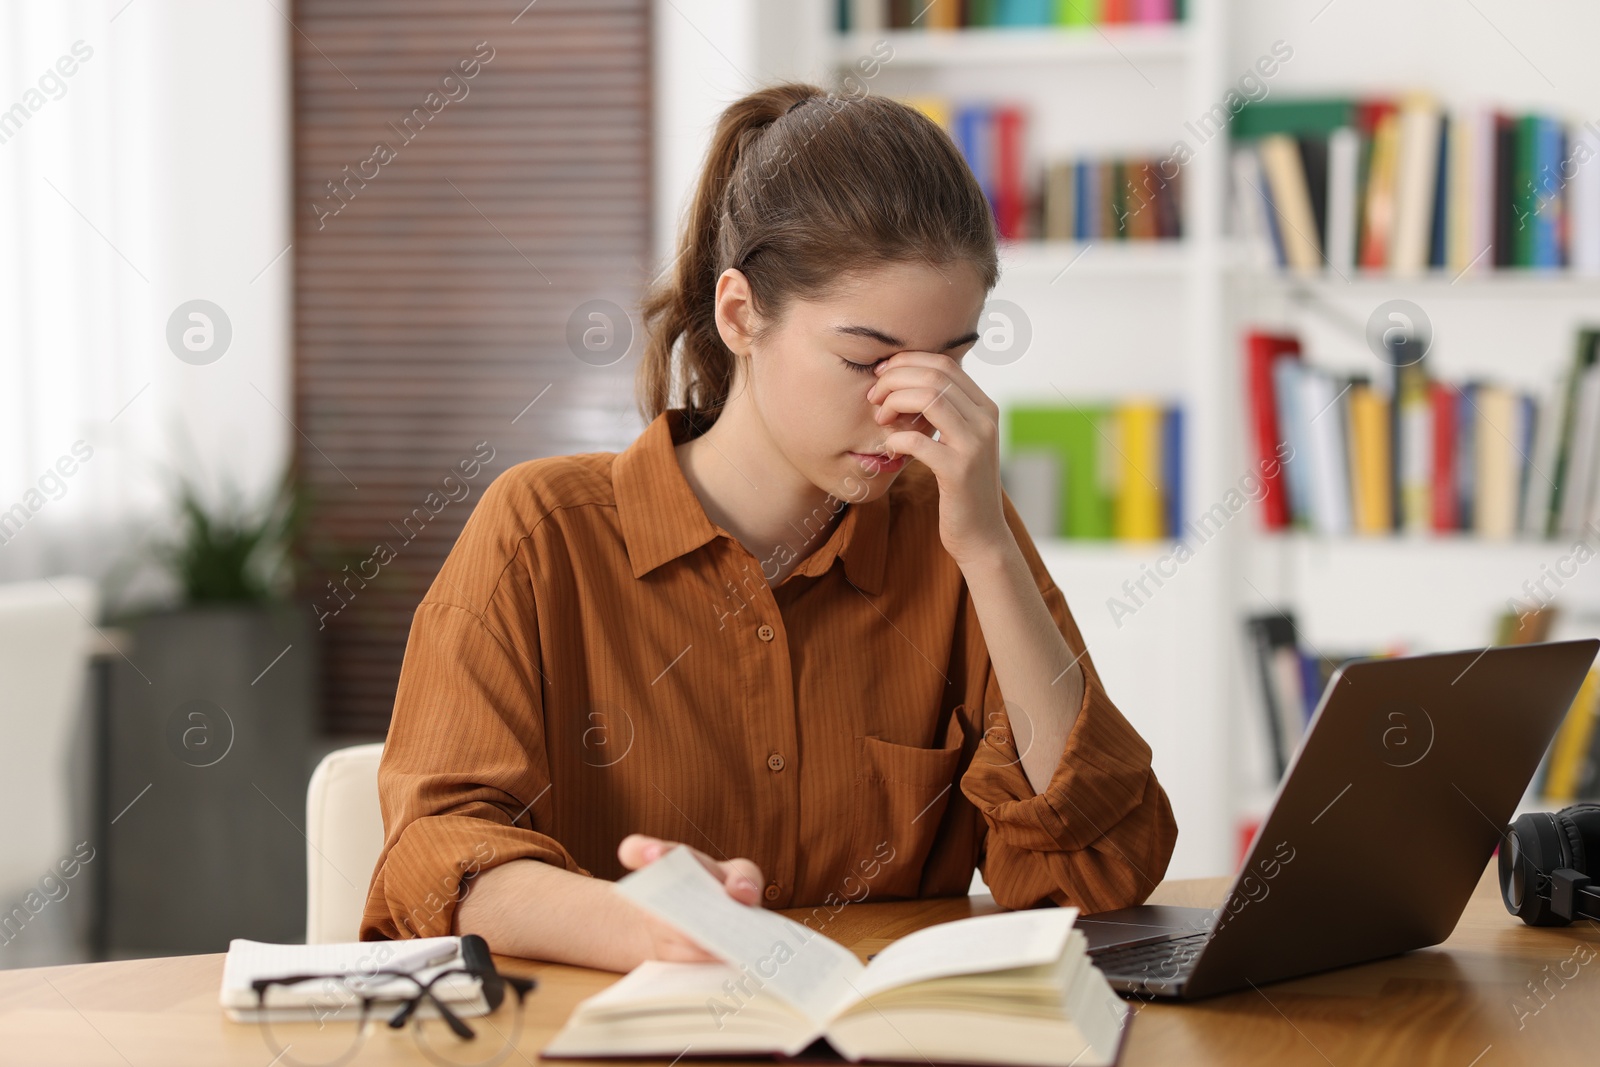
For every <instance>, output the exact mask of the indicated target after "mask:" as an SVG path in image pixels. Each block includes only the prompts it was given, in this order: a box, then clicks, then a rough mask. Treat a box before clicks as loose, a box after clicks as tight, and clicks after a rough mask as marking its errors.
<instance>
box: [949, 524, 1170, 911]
mask: <svg viewBox="0 0 1600 1067" xmlns="http://www.w3.org/2000/svg"><path fill="white" fill-rule="evenodd" d="M1007 511H1008V513H1009V512H1011V508H1010V506H1009V502H1008V506H1007ZM1008 517H1009V515H1008ZM1014 527H1020V523H1015V524H1014ZM1018 541H1019V544H1021V546H1022V548H1023V553H1024V555H1025V556H1026V557H1027V558H1028V561H1029V565H1030V567H1031V568H1032V569H1033V573H1034V576H1035V580H1036V581H1037V582H1039V584H1040V593H1041V594H1042V595H1043V597H1044V600H1045V603H1046V605H1048V607H1049V609H1050V615H1051V617H1052V618H1053V619H1054V620H1055V623H1056V626H1057V628H1058V629H1059V630H1060V631H1061V634H1062V636H1063V637H1064V638H1065V639H1066V642H1067V647H1068V648H1069V649H1070V650H1071V652H1072V655H1074V656H1078V657H1080V658H1079V659H1078V665H1079V667H1081V668H1082V671H1083V680H1084V692H1083V701H1082V703H1081V705H1080V706H1079V709H1078V717H1077V721H1076V722H1075V723H1074V724H1073V727H1072V730H1071V732H1070V733H1069V734H1068V737H1067V743H1066V748H1065V749H1064V750H1063V752H1062V754H1061V759H1060V761H1059V762H1058V763H1057V764H1056V768H1055V771H1054V773H1053V774H1052V775H1051V776H1050V781H1049V783H1048V784H1047V785H1046V786H1045V789H1044V792H1042V793H1036V792H1035V791H1034V789H1033V786H1032V784H1031V783H1030V782H1029V780H1028V776H1027V773H1026V771H1024V769H1023V767H1022V763H1021V758H1020V756H1019V755H1018V752H1017V747H1016V738H1015V736H1014V735H1013V731H1012V729H1011V723H1010V720H1009V717H1008V716H1007V713H1006V705H1005V700H1004V698H1003V697H1002V695H1001V692H1000V685H999V681H998V679H996V677H995V675H994V671H993V669H992V667H991V666H990V665H989V662H988V654H987V650H986V649H980V648H977V647H974V648H973V649H971V650H970V654H971V655H973V656H974V657H975V658H976V657H979V656H981V660H982V662H981V663H979V664H976V668H977V669H975V670H972V671H971V672H970V673H969V674H968V676H969V677H971V678H972V679H973V680H974V685H975V687H976V688H977V692H976V693H974V694H973V697H974V699H973V703H975V704H977V705H978V706H979V708H980V709H981V714H982V724H981V726H980V727H979V728H980V730H981V731H982V733H981V739H980V740H979V742H978V745H977V749H976V751H975V753H974V755H973V758H972V762H971V764H970V765H969V766H968V769H967V771H966V773H965V774H964V775H963V776H962V779H961V790H962V792H963V793H964V794H966V796H967V798H968V799H969V800H971V801H972V803H973V804H974V805H975V806H976V807H977V808H978V810H979V812H981V813H982V815H983V818H984V821H985V823H986V827H985V843H984V848H983V852H982V855H981V859H980V864H979V866H980V869H981V871H982V873H983V879H984V882H985V883H986V884H987V885H988V887H989V890H990V892H991V893H992V894H993V895H994V899H995V901H996V903H998V904H1000V905H1002V906H1003V907H1008V908H1027V907H1033V906H1036V905H1039V904H1042V903H1044V902H1045V901H1047V900H1048V901H1054V902H1055V903H1057V904H1061V905H1076V906H1078V907H1081V908H1083V909H1084V910H1085V911H1104V910H1107V909H1110V908H1119V907H1125V906H1127V905H1130V904H1137V903H1141V902H1142V901H1143V900H1144V899H1145V898H1146V897H1147V896H1149V894H1150V892H1151V891H1152V890H1154V889H1155V887H1156V885H1157V884H1158V883H1159V882H1160V881H1161V879H1162V877H1163V876H1164V875H1165V874H1166V870H1167V863H1168V861H1169V860H1170V859H1171V857H1172V849H1173V846H1174V845H1175V844H1176V843H1177V839H1178V826H1177V821H1176V820H1175V819H1174V817H1173V812H1172V804H1171V802H1170V801H1169V800H1168V799H1167V795H1166V792H1165V791H1164V790H1163V789H1162V788H1161V784H1160V783H1159V782H1158V781H1157V780H1156V776H1155V772H1154V771H1153V770H1152V769H1151V765H1150V746H1149V745H1148V744H1146V743H1145V740H1144V738H1142V737H1140V736H1139V733H1138V731H1136V730H1135V729H1134V728H1133V726H1132V725H1131V724H1130V723H1129V722H1128V720H1127V719H1126V718H1124V717H1123V715H1122V713H1121V712H1120V711H1118V710H1117V707H1116V705H1115V704H1113V703H1112V701H1111V698H1110V697H1109V696H1108V695H1107V694H1106V691H1105V688H1104V686H1103V685H1102V684H1101V682H1100V677H1099V675H1098V674H1097V673H1096V671H1095V669H1094V665H1093V663H1092V662H1091V660H1090V657H1089V656H1088V655H1087V653H1086V652H1085V649H1084V642H1083V637H1082V635H1081V634H1080V633H1079V632H1078V627H1077V624H1076V623H1075V622H1074V621H1073V618H1072V614H1071V612H1069V611H1068V610H1067V602H1066V598H1065V597H1064V596H1063V595H1062V593H1061V590H1060V589H1059V588H1057V587H1056V585H1055V583H1054V582H1053V581H1051V580H1050V579H1049V576H1048V572H1046V571H1045V569H1044V565H1043V563H1042V561H1040V559H1039V556H1038V553H1037V550H1036V549H1035V548H1034V546H1033V544H1032V542H1031V541H1029V540H1028V539H1027V534H1026V532H1022V533H1020V534H1019V536H1018ZM968 610H969V611H971V607H970V604H969V605H968ZM964 630H965V632H966V633H968V634H971V635H973V637H972V638H971V640H972V641H973V642H974V644H975V646H977V645H981V643H982V637H981V634H980V631H979V630H978V627H977V626H976V624H975V620H973V625H970V626H967V627H964ZM980 694H981V695H980Z"/></svg>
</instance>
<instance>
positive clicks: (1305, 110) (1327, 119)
mask: <svg viewBox="0 0 1600 1067" xmlns="http://www.w3.org/2000/svg"><path fill="white" fill-rule="evenodd" d="M1356 106H1357V105H1356V101H1354V100H1351V99H1348V98H1344V97H1338V98H1328V99H1313V100H1253V101H1251V102H1250V103H1248V104H1245V106H1244V107H1242V108H1240V109H1239V113H1238V114H1237V115H1235V116H1234V117H1233V126H1232V128H1231V130H1230V131H1229V132H1230V135H1231V136H1232V137H1233V139H1234V140H1236V141H1248V140H1254V139H1255V138H1258V137H1266V136H1267V135H1268V134H1274V133H1283V134H1288V135H1289V136H1290V137H1326V136H1327V135H1328V134H1330V133H1332V132H1333V131H1334V130H1337V129H1338V128H1339V127H1341V126H1350V127H1355V126H1356V125H1357V122H1356Z"/></svg>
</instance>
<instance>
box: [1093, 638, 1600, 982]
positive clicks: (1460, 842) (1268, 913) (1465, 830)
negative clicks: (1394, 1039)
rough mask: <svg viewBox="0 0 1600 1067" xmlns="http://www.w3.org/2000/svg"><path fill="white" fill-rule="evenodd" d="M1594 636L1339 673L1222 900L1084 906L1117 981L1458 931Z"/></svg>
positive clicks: (1428, 941) (1329, 962)
mask: <svg viewBox="0 0 1600 1067" xmlns="http://www.w3.org/2000/svg"><path fill="white" fill-rule="evenodd" d="M1597 649H1600V640H1593V639H1591V640H1583V641H1561V642H1548V643H1544V644H1534V645H1512V646H1506V647H1499V648H1490V649H1486V650H1484V649H1473V650H1471V651H1467V652H1448V653H1440V654H1437V655H1426V656H1409V657H1404V658H1394V659H1373V660H1360V661H1356V662H1352V663H1348V664H1345V665H1344V666H1341V667H1340V668H1339V669H1338V670H1337V671H1335V672H1334V675H1333V677H1332V678H1331V679H1330V680H1329V682H1328V685H1327V688H1326V689H1325V690H1324V692H1323V694H1322V699H1321V701H1320V702H1318V704H1317V708H1316V711H1315V713H1314V714H1313V715H1312V718H1311V722H1310V724H1309V726H1308V727H1307V729H1306V734H1305V737H1304V739H1303V740H1302V741H1301V744H1300V747H1299V750H1298V751H1297V752H1296V753H1295V755H1294V758H1293V759H1292V760H1291V761H1290V764H1289V768H1288V771H1287V773H1286V774H1285V775H1284V777H1283V781H1282V782H1281V783H1280V784H1279V786H1278V791H1277V795H1276V796H1275V797H1274V798H1273V802H1272V809H1271V811H1270V812H1269V813H1268V815H1267V818H1266V820H1265V821H1264V822H1263V823H1262V825H1261V828H1260V830H1259V831H1258V832H1257V833H1256V837H1255V840H1254V841H1253V842H1252V844H1251V847H1250V851H1249V855H1248V856H1247V857H1246V859H1245V862H1244V864H1243V866H1242V867H1241V868H1240V869H1239V872H1238V874H1237V875H1236V876H1235V877H1234V880H1233V884H1232V886H1231V887H1230V888H1229V890H1228V893H1227V896H1226V897H1225V898H1224V903H1223V904H1222V906H1221V907H1218V908H1215V909H1210V908H1178V907H1168V906H1162V905H1141V906H1138V907H1132V908H1122V909H1119V910H1117V911H1108V912H1099V913H1097V914H1093V915H1085V916H1083V917H1082V918H1080V919H1079V921H1078V924H1077V925H1078V928H1079V929H1081V930H1083V931H1084V932H1085V934H1086V935H1087V937H1088V941H1089V953H1090V957H1091V958H1092V959H1093V961H1094V963H1095V965H1096V966H1097V967H1099V968H1100V970H1101V972H1102V973H1104V974H1105V976H1106V978H1107V980H1108V981H1109V982H1110V983H1111V985H1112V987H1113V988H1114V989H1116V990H1118V991H1119V992H1122V993H1129V994H1135V995H1138V996H1145V997H1161V998H1178V999H1185V1000H1187V999H1194V998H1198V997H1206V996H1211V995H1213V994H1217V993H1227V992H1231V991H1234V990H1239V989H1248V988H1250V987H1251V986H1252V985H1257V986H1259V985H1264V984H1266V983H1267V982H1275V981H1279V980H1281V979H1285V978H1294V977H1298V976H1300V975H1306V974H1314V973H1316V972H1318V971H1326V970H1330V969H1332V968H1335V967H1346V966H1349V965H1351V964H1356V963H1365V962H1368V961H1370V960H1376V959H1381V958H1383V957H1385V956H1394V955H1398V954H1399V953H1402V952H1408V951H1410V950H1411V949H1417V948H1424V947H1426V946H1428V945H1436V944H1438V943H1439V942H1441V941H1443V940H1444V939H1445V938H1446V937H1448V936H1450V932H1451V931H1452V930H1453V929H1454V928H1455V925H1456V922H1457V921H1458V920H1459V919H1460V918H1461V913H1462V911H1463V910H1464V909H1465V908H1466V906H1467V899H1468V898H1469V897H1470V896H1471V895H1472V891H1473V889H1474V888H1475V887H1476V886H1477V883H1478V879H1479V877H1480V876H1481V875H1482V874H1483V871H1484V868H1485V867H1486V866H1487V865H1488V863H1489V859H1490V857H1491V856H1492V855H1493V853H1494V850H1495V846H1496V844H1498V842H1499V840H1500V836H1501V833H1502V832H1503V830H1504V828H1505V827H1506V825H1507V824H1508V823H1509V821H1510V819H1511V817H1512V815H1513V814H1514V813H1515V811H1516V807H1517V804H1518V802H1519V801H1520V800H1521V799H1522V796H1523V793H1524V792H1525V791H1526V789H1527V786H1528V783H1529V782H1530V781H1531V780H1532V778H1533V775H1534V772H1535V771H1536V770H1537V769H1538V766H1539V760H1540V758H1541V757H1542V756H1543V755H1544V752H1545V749H1546V748H1547V747H1548V746H1549V744H1550V739H1551V738H1552V737H1554V736H1555V732H1556V730H1557V728H1558V727H1559V726H1560V724H1561V720H1562V718H1563V717H1564V716H1565V715H1566V712H1567V709H1568V707H1570V706H1571V704H1572V701H1573V698H1574V697H1575V696H1576V695H1577V692H1578V687H1579V686H1580V685H1581V684H1582V682H1583V679H1584V676H1585V674H1586V673H1587V672H1588V670H1589V667H1590V664H1591V663H1593V662H1594V658H1595V652H1596V650H1597Z"/></svg>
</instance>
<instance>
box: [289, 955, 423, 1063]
mask: <svg viewBox="0 0 1600 1067" xmlns="http://www.w3.org/2000/svg"><path fill="white" fill-rule="evenodd" d="M382 981H384V982H385V983H386V984H384V985H383V986H382V987H381V988H380V987H378V985H377V981H376V980H374V979H372V978H366V979H362V978H357V977H346V978H340V977H333V976H330V977H326V978H315V979H308V980H307V981H304V982H300V983H298V984H296V985H294V986H292V987H281V986H272V987H270V988H269V989H268V990H267V999H266V1008H267V1010H266V1012H265V1013H264V1018H262V1020H261V1024H260V1025H261V1033H262V1036H263V1037H264V1038H265V1039H266V1043H267V1047H268V1048H269V1049H271V1050H272V1054H273V1055H274V1056H276V1057H278V1058H277V1059H276V1060H274V1061H273V1062H274V1064H285V1065H289V1067H338V1065H339V1064H342V1063H346V1062H348V1061H349V1060H350V1059H352V1058H353V1057H354V1056H355V1054H356V1052H357V1051H358V1050H359V1049H360V1047H361V1040H362V1037H363V1036H364V1033H365V1031H366V1028H367V1027H368V1026H370V1025H372V1020H373V1018H374V1017H375V1016H379V1015H380V1014H387V1013H386V1012H385V1009H386V1008H388V1009H392V1008H394V1007H395V1005H396V1004H397V1003H400V1002H404V1001H405V999H406V998H408V997H412V996H415V995H416V994H417V993H418V992H419V990H418V987H417V984H416V983H415V982H413V981H411V980H410V979H407V978H388V977H386V978H384V979H382ZM377 994H381V995H382V996H383V997H384V998H385V999H384V1000H380V1001H378V1002H377V1003H375V1004H374V1005H373V1006H372V1008H370V1009H367V1008H366V1007H365V1005H364V1002H363V1001H362V997H363V996H364V995H365V996H372V995H377ZM390 997H392V998H393V999H392V1000H390V999H388V998H390ZM275 1004H276V1005H277V1006H276V1007H275V1006H274V1005H275Z"/></svg>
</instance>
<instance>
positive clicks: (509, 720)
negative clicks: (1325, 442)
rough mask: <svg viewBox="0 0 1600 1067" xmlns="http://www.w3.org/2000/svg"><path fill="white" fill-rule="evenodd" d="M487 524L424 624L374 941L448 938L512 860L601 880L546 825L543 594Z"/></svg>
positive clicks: (430, 600)
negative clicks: (486, 544)
mask: <svg viewBox="0 0 1600 1067" xmlns="http://www.w3.org/2000/svg"><path fill="white" fill-rule="evenodd" d="M491 492H492V490H491ZM491 503H492V502H491V500H490V497H488V496H486V497H485V501H484V503H483V504H482V505H480V509H479V510H480V512H483V511H485V509H486V508H490V505H491ZM491 510H492V508H491ZM489 518H490V516H489V515H488V514H484V515H483V516H482V519H481V520H480V516H479V515H474V516H473V520H472V522H469V524H468V530H467V531H465V532H464V533H463V535H462V539H461V541H460V542H459V543H458V544H457V547H456V549H455V551H454V552H452V554H451V558H450V559H449V560H447V561H446V563H445V566H444V569H443V570H442V571H441V572H440V575H439V578H438V579H437V580H436V581H435V583H434V586H433V588H432V589H431V590H430V591H429V593H428V596H427V597H426V598H424V600H423V602H422V603H421V605H419V606H418V608H417V611H416V614H415V616H414V617H413V619H412V623H411V633H410V637H409V639H408V640H407V643H406V653H405V659H404V661H403V664H402V666H401V671H400V682H399V686H398V689H397V691H396V694H395V707H394V717H393V719H392V721H391V724H390V727H389V735H388V739H387V741H386V743H385V746H384V751H383V760H382V762H381V764H380V765H379V769H378V795H379V800H380V805H381V807H382V811H383V824H384V844H383V851H382V853H381V854H380V856H379V858H378V863H377V866H376V868H375V869H374V871H373V873H372V883H371V887H370V889H369V891H368V895H367V902H366V908H365V912H364V914H363V916H362V921H361V930H360V938H361V939H362V940H364V941H365V940H377V939H385V938H390V939H395V938H410V937H430V936H438V935H442V934H448V933H449V932H450V930H451V924H452V920H453V917H454V914H455V909H456V907H457V905H458V904H459V903H460V901H461V899H462V897H463V896H464V895H465V893H466V892H468V891H469V889H470V883H471V879H472V878H473V877H475V876H476V875H477V874H478V873H480V872H481V871H484V870H488V869H490V868H493V867H496V866H499V865H500V864H502V863H507V862H509V861H511V860H516V859H536V860H541V861H543V862H546V863H551V864H554V865H556V866H560V867H563V868H565V869H567V870H571V871H574V872H576V873H579V874H584V875H587V874H589V872H588V871H587V870H584V869H583V868H582V867H581V866H580V865H579V864H578V862H577V861H576V860H574V859H573V857H572V855H571V854H570V853H569V852H568V851H567V849H566V848H565V847H563V846H562V844H561V843H560V842H558V841H556V840H555V839H554V838H552V837H550V836H549V835H548V834H545V833H542V832H540V831H539V830H538V829H537V827H538V826H540V825H545V826H548V825H549V818H548V816H549V813H550V810H551V809H550V807H549V804H550V798H549V795H548V794H549V791H550V785H551V781H550V769H549V764H548V760H547V758H546V755H545V745H544V722H543V711H542V701H541V686H540V677H541V675H540V668H539V649H538V638H537V627H536V626H535V625H534V618H533V610H534V605H533V596H532V592H531V590H530V589H529V588H527V586H526V583H525V582H522V581H518V580H517V578H516V577H515V576H514V575H512V574H510V573H507V572H508V571H510V570H512V568H511V567H509V566H507V565H506V564H505V563H504V559H505V557H504V555H501V554H498V553H492V552H487V551H478V549H480V548H481V547H483V546H479V545H475V544H474V543H473V541H474V539H473V536H472V535H473V534H474V533H475V532H478V531H474V530H473V523H479V525H480V527H481V526H482V525H483V524H484V523H485V522H487V521H488V520H489ZM496 555H499V559H500V563H499V565H498V566H499V574H498V576H496V574H495V573H493V571H492V569H491V568H493V567H494V566H495V565H496V564H495V563H494V558H495V556H496ZM480 591H486V594H487V595H485V596H483V597H482V598H480V596H479V595H478V593H479V592H480ZM475 601H476V602H478V603H480V604H482V605H483V606H482V607H480V608H474V607H472V606H471V605H472V604H473V603H474V602H475Z"/></svg>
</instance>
